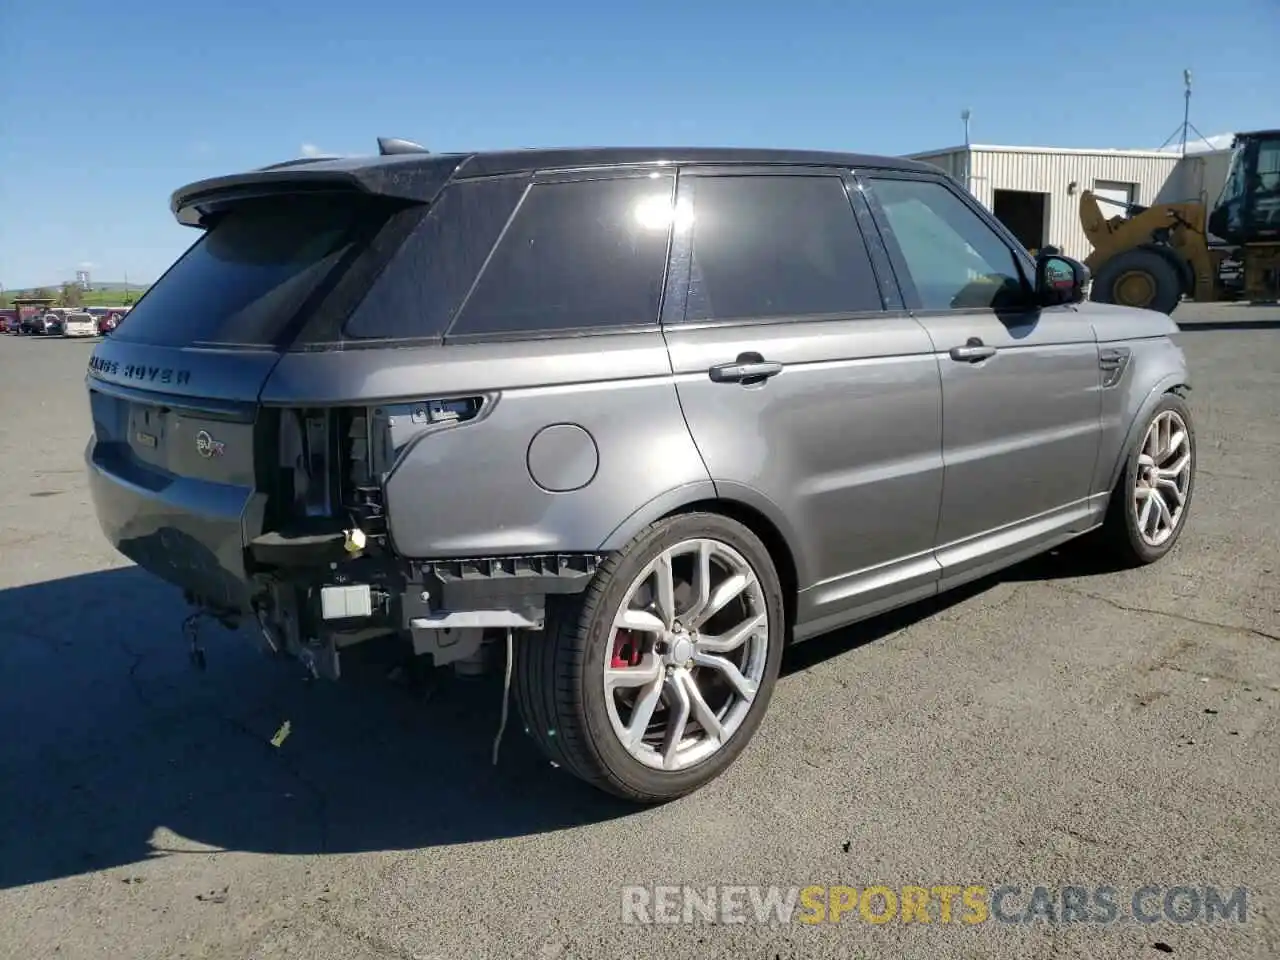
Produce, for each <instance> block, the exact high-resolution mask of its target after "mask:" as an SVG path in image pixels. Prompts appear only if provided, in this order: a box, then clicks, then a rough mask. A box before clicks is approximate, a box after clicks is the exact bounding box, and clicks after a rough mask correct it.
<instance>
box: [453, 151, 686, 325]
mask: <svg viewBox="0 0 1280 960" xmlns="http://www.w3.org/2000/svg"><path fill="white" fill-rule="evenodd" d="M674 189H675V176H674V175H673V174H665V173H664V174H656V173H654V174H645V175H640V176H624V177H613V178H604V179H590V180H588V179H583V180H573V181H564V182H549V183H536V184H534V185H533V186H532V187H530V188H529V191H528V193H527V194H526V195H525V197H524V200H523V201H522V202H521V204H520V206H519V208H518V209H517V210H516V213H515V216H514V217H513V218H512V221H511V223H510V224H509V225H508V226H507V228H506V230H505V231H504V232H503V234H502V238H501V239H500V240H499V241H498V244H497V247H496V248H495V249H494V251H493V253H492V255H491V256H490V258H489V261H488V263H487V264H486V265H485V268H484V271H483V272H482V273H481V275H480V277H479V279H478V280H477V282H476V285H475V289H474V290H472V292H471V294H470V296H469V297H468V298H467V300H466V303H465V304H464V305H463V307H462V310H461V313H460V314H459V316H458V318H457V320H456V321H455V322H454V323H453V325H452V326H451V327H450V329H449V331H448V334H447V337H448V338H456V337H500V336H527V335H537V334H540V333H549V332H557V331H559V332H580V331H588V330H607V329H618V328H624V327H636V326H648V325H653V326H656V325H657V322H658V309H659V305H660V302H661V298H662V283H663V278H664V275H665V271H666V262H667V242H668V237H669V234H670V227H671V213H672V210H673V201H674Z"/></svg>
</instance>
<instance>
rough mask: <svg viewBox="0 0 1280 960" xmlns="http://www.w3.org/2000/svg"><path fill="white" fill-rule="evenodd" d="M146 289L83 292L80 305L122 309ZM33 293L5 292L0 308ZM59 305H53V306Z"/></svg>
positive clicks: (1, 296)
mask: <svg viewBox="0 0 1280 960" xmlns="http://www.w3.org/2000/svg"><path fill="white" fill-rule="evenodd" d="M146 289H147V288H146V287H143V286H136V287H135V286H132V285H131V286H130V287H129V289H128V291H127V292H126V291H125V289H124V287H112V288H110V289H108V290H85V291H84V292H83V293H81V300H80V303H81V305H82V306H86V307H123V306H127V305H129V304H131V303H137V302H138V298H139V297H140V296H142V294H143V293H145V292H146ZM33 293H34V291H17V292H14V291H9V290H6V291H5V292H4V294H3V295H0V307H12V306H13V298H14V297H15V296H18V297H21V296H31V295H32V294H33ZM49 293H50V294H51V295H52V296H54V297H57V296H58V294H59V293H61V290H50V291H49ZM57 305H60V304H55V306H57Z"/></svg>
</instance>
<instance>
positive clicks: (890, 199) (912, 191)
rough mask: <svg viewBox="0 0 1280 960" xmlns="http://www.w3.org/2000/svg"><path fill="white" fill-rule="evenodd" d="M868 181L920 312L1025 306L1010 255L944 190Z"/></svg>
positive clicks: (928, 184) (918, 183) (934, 185)
mask: <svg viewBox="0 0 1280 960" xmlns="http://www.w3.org/2000/svg"><path fill="white" fill-rule="evenodd" d="M871 183H872V192H873V193H874V195H875V197H876V199H877V200H879V202H880V206H881V207H882V208H883V209H884V213H885V216H886V217H887V218H888V221H889V226H890V228H891V229H892V230H893V235H894V238H895V239H896V240H897V241H898V246H899V247H900V248H901V249H902V256H903V258H904V259H905V260H906V262H907V270H908V271H910V273H911V279H912V281H913V282H914V283H915V287H916V292H917V293H918V294H919V295H920V301H921V306H922V307H923V308H924V309H925V310H962V309H969V308H974V307H980V308H1000V307H1014V306H1019V305H1021V304H1023V303H1025V300H1026V292H1025V288H1024V285H1023V280H1022V272H1021V271H1020V270H1019V269H1018V265H1017V261H1016V260H1015V259H1014V254H1013V251H1012V250H1011V249H1010V248H1009V246H1008V245H1007V244H1006V243H1005V242H1004V240H1002V239H1001V238H1000V236H999V234H997V233H996V232H995V230H993V229H992V228H991V227H990V226H988V225H987V224H986V223H985V222H983V220H982V218H981V217H980V216H978V214H977V213H975V212H974V211H973V210H972V209H970V207H969V206H968V205H967V204H965V202H964V201H963V200H961V199H960V198H959V197H958V196H956V195H955V194H954V193H952V192H951V191H950V190H949V189H947V187H946V186H944V185H943V184H941V183H938V182H936V181H928V180H892V179H885V180H875V179H873V180H872V181H871Z"/></svg>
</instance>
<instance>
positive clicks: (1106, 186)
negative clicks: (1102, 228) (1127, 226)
mask: <svg viewBox="0 0 1280 960" xmlns="http://www.w3.org/2000/svg"><path fill="white" fill-rule="evenodd" d="M1093 195H1094V196H1095V197H1097V198H1098V206H1099V208H1101V210H1102V215H1103V216H1104V217H1106V218H1107V219H1108V220H1110V219H1111V218H1112V217H1123V216H1126V214H1125V208H1124V207H1122V206H1120V205H1119V204H1122V203H1135V202H1136V201H1135V199H1134V189H1133V184H1132V183H1120V182H1118V181H1116V180H1095V181H1093ZM1108 200H1115V201H1117V202H1116V203H1107V202H1106V201H1108Z"/></svg>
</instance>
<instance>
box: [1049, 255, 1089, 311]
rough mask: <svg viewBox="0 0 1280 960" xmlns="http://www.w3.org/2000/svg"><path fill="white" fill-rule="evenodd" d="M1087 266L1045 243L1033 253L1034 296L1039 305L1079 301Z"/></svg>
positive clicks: (1055, 304)
mask: <svg viewBox="0 0 1280 960" xmlns="http://www.w3.org/2000/svg"><path fill="white" fill-rule="evenodd" d="M1089 279H1090V277H1089V268H1088V267H1086V266H1085V265H1084V264H1083V263H1081V262H1080V261H1079V260H1073V259H1072V258H1071V257H1066V256H1063V255H1062V254H1060V253H1059V252H1058V250H1057V248H1056V247H1045V248H1044V249H1043V250H1041V251H1040V254H1039V256H1037V257H1036V300H1037V301H1038V302H1039V304H1040V306H1042V307H1056V306H1060V305H1062V304H1064V303H1080V302H1081V301H1082V300H1084V298H1085V292H1086V291H1087V289H1088V287H1089Z"/></svg>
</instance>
